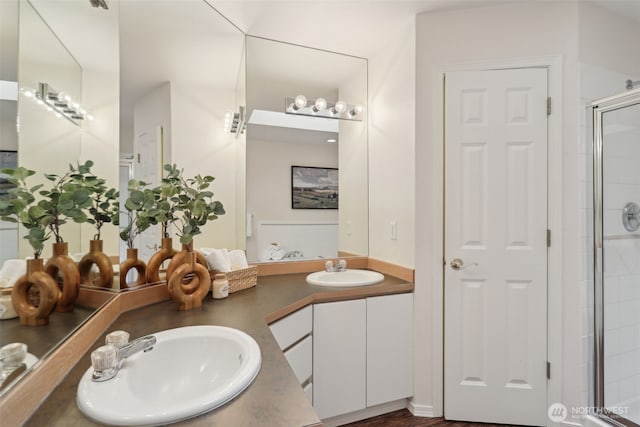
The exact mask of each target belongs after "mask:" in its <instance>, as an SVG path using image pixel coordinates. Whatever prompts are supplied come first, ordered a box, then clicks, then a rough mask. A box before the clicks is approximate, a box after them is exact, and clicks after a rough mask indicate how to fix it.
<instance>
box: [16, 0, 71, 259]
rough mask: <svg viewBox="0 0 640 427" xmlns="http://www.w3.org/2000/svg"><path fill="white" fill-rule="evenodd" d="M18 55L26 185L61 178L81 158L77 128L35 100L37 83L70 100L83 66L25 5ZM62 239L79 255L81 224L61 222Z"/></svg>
mask: <svg viewBox="0 0 640 427" xmlns="http://www.w3.org/2000/svg"><path fill="white" fill-rule="evenodd" d="M19 31H20V32H19V39H20V51H19V55H18V70H19V76H18V77H19V86H20V97H19V100H18V116H19V117H20V130H19V135H20V136H19V144H18V159H19V165H20V166H23V167H26V168H28V169H31V170H33V171H36V174H35V175H34V176H33V177H31V180H30V181H29V185H36V184H45V185H47V186H49V181H48V180H46V179H45V177H44V173H50V174H58V175H62V174H64V173H65V172H66V170H67V169H68V165H69V162H76V161H77V160H78V159H79V158H80V144H81V132H80V128H79V127H78V126H77V125H75V124H74V123H72V122H71V121H69V120H65V119H64V118H61V117H60V114H59V113H56V112H55V111H53V110H52V109H50V108H47V106H46V105H45V104H44V103H43V102H42V100H41V99H38V98H37V97H36V92H37V91H38V89H39V85H40V84H47V85H48V86H49V87H51V88H53V89H55V90H56V91H57V92H64V93H66V94H69V95H71V96H72V97H73V98H74V99H81V97H82V68H81V67H80V65H79V64H78V63H77V62H76V60H75V59H74V58H73V56H71V54H70V53H69V51H68V50H67V49H66V47H65V46H64V45H62V44H61V43H60V41H59V40H58V38H57V37H56V35H55V34H54V33H53V32H52V30H51V28H50V27H49V26H48V25H47V24H46V23H45V22H44V21H43V20H42V18H41V17H40V15H39V14H38V13H37V12H36V10H35V9H34V8H33V7H32V6H31V4H30V3H28V2H26V1H21V2H20V26H19ZM61 233H62V236H63V237H64V239H65V240H66V241H68V242H69V251H70V253H75V252H80V226H79V225H78V224H74V223H71V224H65V225H64V226H63V227H62V231H61ZM19 247H20V251H19V256H20V258H25V257H26V256H28V255H33V250H32V249H31V247H30V246H29V244H28V242H27V241H26V240H25V239H20V243H19ZM50 248H51V241H48V242H45V250H44V251H43V257H44V258H47V257H49V256H51V252H50Z"/></svg>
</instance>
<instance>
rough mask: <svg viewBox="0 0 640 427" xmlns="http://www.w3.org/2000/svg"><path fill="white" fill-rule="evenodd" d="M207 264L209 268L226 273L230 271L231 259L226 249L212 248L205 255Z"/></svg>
mask: <svg viewBox="0 0 640 427" xmlns="http://www.w3.org/2000/svg"><path fill="white" fill-rule="evenodd" d="M205 258H206V259H207V264H209V268H210V269H211V270H216V271H220V272H223V273H228V272H229V271H231V259H230V258H229V251H228V250H226V249H212V250H211V252H210V253H209V255H206V256H205Z"/></svg>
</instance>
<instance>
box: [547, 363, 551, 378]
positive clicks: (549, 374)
mask: <svg viewBox="0 0 640 427" xmlns="http://www.w3.org/2000/svg"><path fill="white" fill-rule="evenodd" d="M547 379H548V380H550V379H551V362H549V361H547Z"/></svg>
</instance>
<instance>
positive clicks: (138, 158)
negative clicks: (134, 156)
mask: <svg viewBox="0 0 640 427" xmlns="http://www.w3.org/2000/svg"><path fill="white" fill-rule="evenodd" d="M140 158H141V156H140V153H138V163H140Z"/></svg>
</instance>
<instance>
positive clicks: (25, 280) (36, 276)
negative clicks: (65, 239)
mask: <svg viewBox="0 0 640 427" xmlns="http://www.w3.org/2000/svg"><path fill="white" fill-rule="evenodd" d="M31 288H36V290H37V292H38V295H39V297H38V298H39V301H38V304H37V306H36V305H34V304H33V303H31V302H30V298H29V290H30V289H31ZM59 294H60V289H59V288H58V284H57V283H56V281H55V280H53V278H52V277H51V276H50V275H49V274H47V273H45V272H44V266H43V261H42V258H37V259H28V260H27V274H25V275H24V276H22V277H20V278H19V279H18V280H17V281H16V283H15V284H14V286H13V291H12V293H11V303H12V304H13V307H14V308H15V310H16V312H17V313H18V316H19V317H20V324H21V325H27V326H42V325H47V324H49V315H50V314H51V312H52V311H53V309H54V308H55V306H56V303H57V302H58V297H59Z"/></svg>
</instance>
